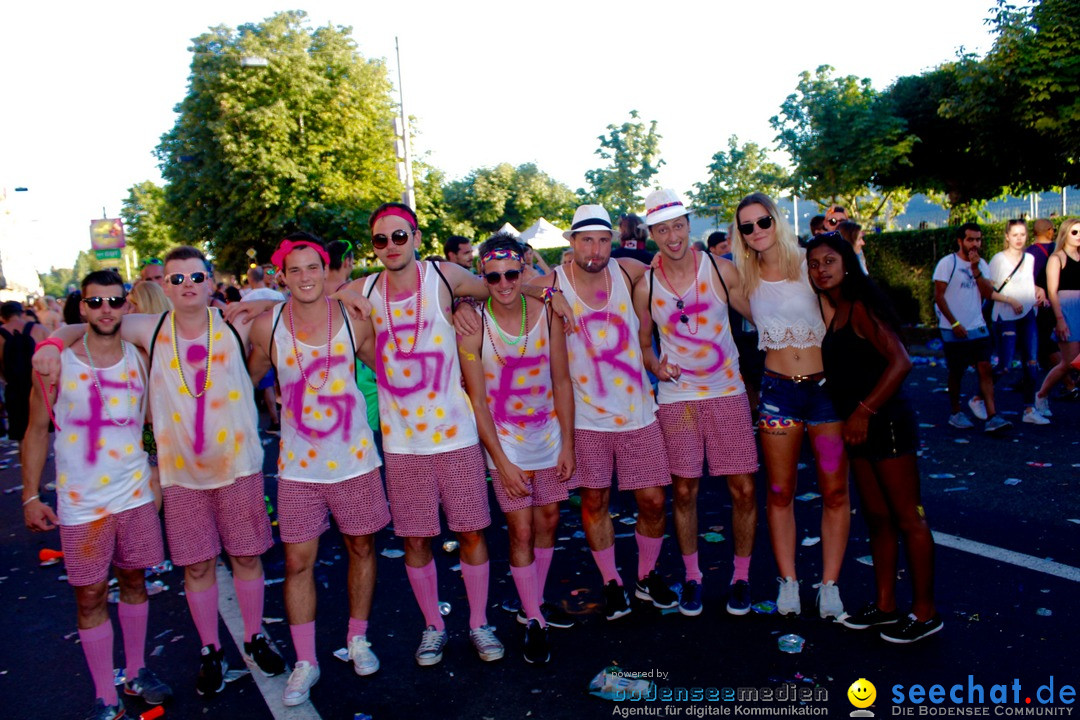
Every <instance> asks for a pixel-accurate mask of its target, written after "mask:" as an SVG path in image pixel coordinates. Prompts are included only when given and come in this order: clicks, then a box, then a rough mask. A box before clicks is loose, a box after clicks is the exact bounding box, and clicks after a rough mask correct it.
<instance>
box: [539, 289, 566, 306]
mask: <svg viewBox="0 0 1080 720" xmlns="http://www.w3.org/2000/svg"><path fill="white" fill-rule="evenodd" d="M561 292H562V290H559V289H558V288H553V287H546V288H544V292H543V296H544V304H545V305H550V304H551V298H553V297H555V293H561Z"/></svg>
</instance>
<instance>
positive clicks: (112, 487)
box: [53, 343, 154, 525]
mask: <svg viewBox="0 0 1080 720" xmlns="http://www.w3.org/2000/svg"><path fill="white" fill-rule="evenodd" d="M123 347H124V357H123V358H122V359H121V360H120V361H119V362H118V363H116V364H115V365H112V366H111V367H107V368H98V370H97V383H96V384H95V382H94V371H93V369H92V368H91V367H90V366H89V365H87V364H86V363H84V362H83V361H82V360H80V359H79V358H78V356H77V355H75V353H74V352H73V351H72V350H71V348H68V349H66V350H64V352H63V354H62V355H61V356H60V364H61V367H60V386H59V387H60V390H59V393H58V394H57V397H56V405H55V407H53V413H54V414H55V415H56V425H57V429H56V436H55V438H54V439H53V448H54V449H55V451H56V505H57V511H58V514H59V517H60V524H61V525H82V524H84V523H88V522H93V521H94V520H100V519H102V518H104V517H107V516H109V515H116V514H117V513H122V512H124V511H125V510H131V509H132V508H137V507H139V506H141V505H145V504H146V503H148V502H152V501H153V499H154V496H153V493H152V492H151V491H150V463H149V461H148V460H147V457H146V452H145V451H143V446H142V426H143V419H144V418H145V417H146V367H145V366H144V365H143V360H142V356H141V355H140V354H139V351H138V350H136V349H135V346H134V345H131V344H129V343H124V344H123ZM125 368H126V369H127V374H128V376H127V377H124V369H125ZM129 381H130V383H131V384H130V392H129V390H128V387H129V386H128V382H129ZM97 385H100V386H101V392H100V393H99V392H98V388H97ZM117 423H120V424H119V425H118V424H117Z"/></svg>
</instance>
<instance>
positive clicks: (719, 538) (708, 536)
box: [701, 532, 724, 543]
mask: <svg viewBox="0 0 1080 720" xmlns="http://www.w3.org/2000/svg"><path fill="white" fill-rule="evenodd" d="M701 537H703V538H705V542H711V543H718V542H724V536H723V535H721V534H720V533H715V532H707V533H705V534H704V535H702V536H701Z"/></svg>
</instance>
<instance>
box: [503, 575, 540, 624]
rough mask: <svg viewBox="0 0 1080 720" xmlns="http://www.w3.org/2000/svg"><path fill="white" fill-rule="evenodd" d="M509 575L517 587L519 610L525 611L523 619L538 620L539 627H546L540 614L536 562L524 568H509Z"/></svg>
mask: <svg viewBox="0 0 1080 720" xmlns="http://www.w3.org/2000/svg"><path fill="white" fill-rule="evenodd" d="M510 574H511V575H513V576H514V585H516V586H517V591H518V597H520V598H521V609H522V610H524V611H525V617H526V618H528V619H529V620H539V621H540V625H542V626H544V627H547V622H545V621H544V615H543V613H541V612H540V593H539V588H538V586H537V577H536V562H531V563H529V564H528V565H526V566H525V567H514V566H513V565H511V566H510Z"/></svg>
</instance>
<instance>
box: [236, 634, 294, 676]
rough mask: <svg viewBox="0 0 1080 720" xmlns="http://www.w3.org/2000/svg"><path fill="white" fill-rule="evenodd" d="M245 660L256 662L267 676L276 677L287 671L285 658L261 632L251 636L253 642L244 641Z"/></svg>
mask: <svg viewBox="0 0 1080 720" xmlns="http://www.w3.org/2000/svg"><path fill="white" fill-rule="evenodd" d="M244 660H247V661H248V662H252V663H255V666H256V667H258V668H259V669H260V670H262V674H263V675H265V676H266V677H274V676H275V675H280V674H281V673H283V672H285V658H283V657H281V656H280V655H278V652H277V650H276V649H274V647H273V646H272V645H271V644H270V642H269V641H268V640H267V639H266V636H265V635H263V634H262V633H259V634H258V635H256V636H255V637H253V638H251V642H246V643H244Z"/></svg>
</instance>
